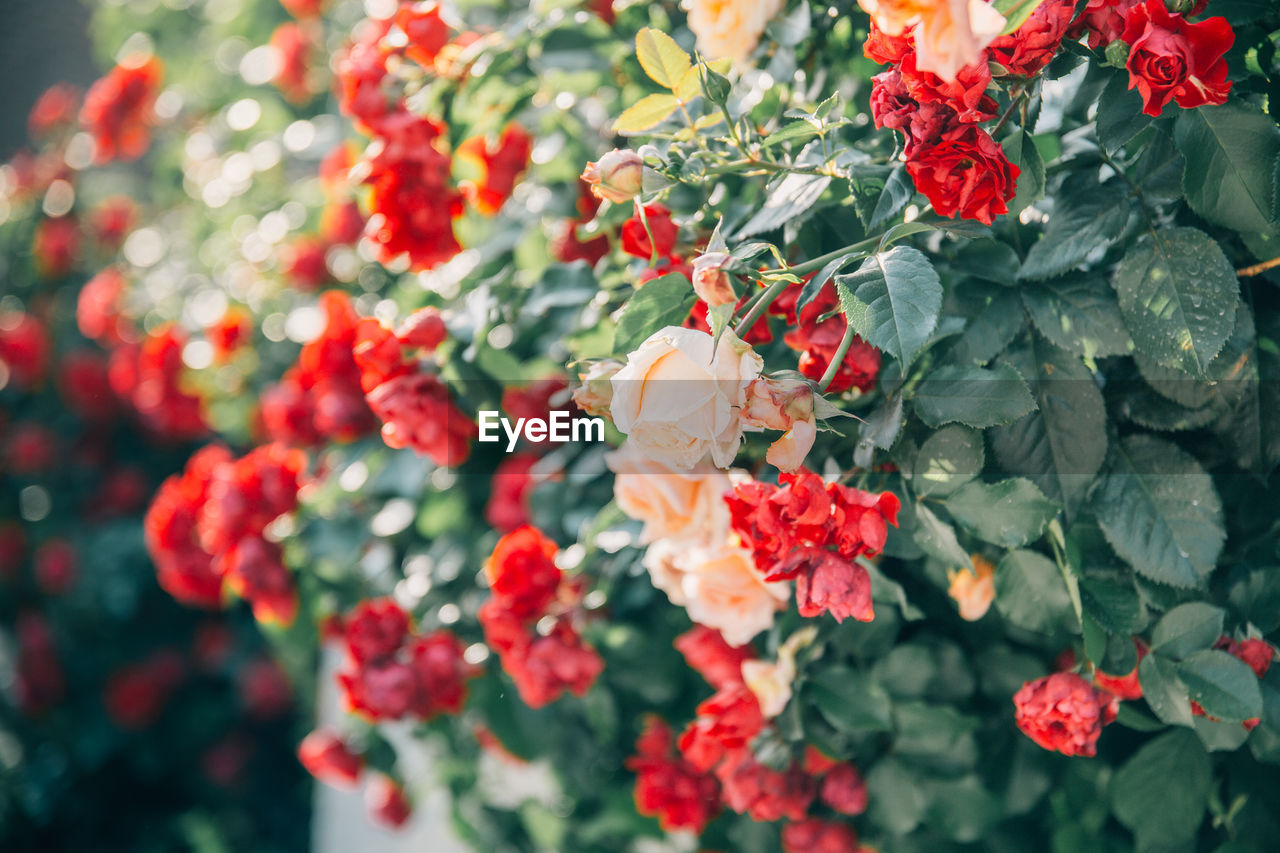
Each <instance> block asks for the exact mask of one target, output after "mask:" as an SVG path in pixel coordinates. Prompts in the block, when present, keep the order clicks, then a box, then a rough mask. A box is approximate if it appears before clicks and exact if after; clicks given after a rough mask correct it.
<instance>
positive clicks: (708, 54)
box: [683, 0, 785, 62]
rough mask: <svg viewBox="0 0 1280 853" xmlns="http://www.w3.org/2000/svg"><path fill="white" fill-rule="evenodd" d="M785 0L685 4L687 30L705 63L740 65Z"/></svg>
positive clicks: (701, 0) (704, 0)
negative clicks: (724, 61) (694, 39)
mask: <svg viewBox="0 0 1280 853" xmlns="http://www.w3.org/2000/svg"><path fill="white" fill-rule="evenodd" d="M784 5H785V2H784V0H684V3H683V6H684V9H685V11H686V12H688V14H689V29H690V30H692V31H693V34H694V36H695V37H696V38H697V40H698V43H697V47H698V52H699V53H700V54H702V57H703V58H704V59H732V60H733V61H734V62H742V61H744V60H746V58H747V57H748V56H750V55H751V51H753V50H755V48H756V45H757V44H759V43H760V36H761V35H763V34H764V28H765V25H766V24H768V23H769V21H770V20H771V19H772V18H773V17H774V16H775V15H777V14H778V13H779V12H781V11H782V7H783V6H784Z"/></svg>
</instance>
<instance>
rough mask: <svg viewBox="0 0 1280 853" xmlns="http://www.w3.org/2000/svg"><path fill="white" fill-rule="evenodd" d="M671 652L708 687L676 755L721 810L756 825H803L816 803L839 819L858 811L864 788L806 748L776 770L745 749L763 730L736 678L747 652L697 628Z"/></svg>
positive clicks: (850, 769) (841, 765)
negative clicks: (703, 777)
mask: <svg viewBox="0 0 1280 853" xmlns="http://www.w3.org/2000/svg"><path fill="white" fill-rule="evenodd" d="M676 648H677V649H679V650H680V651H681V652H682V653H683V654H684V656H685V659H686V660H687V661H688V662H689V664H690V665H691V666H693V667H694V668H695V669H697V670H698V671H699V672H700V673H702V674H703V676H704V677H706V678H707V680H708V681H709V682H710V683H711V685H712V686H713V687H715V688H716V692H715V694H714V695H713V696H711V698H709V699H707V700H706V701H704V702H702V704H700V705H699V706H698V710H697V718H696V719H694V721H693V722H692V723H690V724H689V726H688V727H687V728H686V729H685V730H684V733H683V734H682V735H681V736H680V741H679V746H680V752H681V754H682V755H683V757H684V761H685V762H686V763H687V764H688V765H689V767H690V768H692V769H693V770H696V771H697V772H699V773H702V774H710V775H712V776H713V777H714V778H715V779H716V780H718V781H719V783H720V793H721V799H722V800H723V802H724V804H725V805H727V806H728V807H729V808H731V809H733V810H734V811H735V812H738V813H739V814H749V815H751V817H752V819H753V820H757V821H775V820H780V819H782V818H787V819H788V820H791V821H805V820H806V819H807V818H808V816H809V809H810V807H811V806H812V805H813V803H814V802H815V801H816V800H819V799H820V800H821V802H823V803H824V804H826V805H827V806H829V807H830V808H832V809H834V810H836V811H838V812H840V813H842V814H848V815H854V814H861V813H862V812H863V811H865V810H866V807H867V788H866V784H865V783H864V782H863V781H862V776H861V774H859V773H858V770H857V768H856V767H854V766H853V765H852V764H849V763H846V762H839V761H835V760H833V759H830V758H828V757H826V756H824V755H822V754H821V753H819V752H818V751H817V750H814V749H812V748H810V749H809V750H808V751H807V752H806V754H805V756H804V759H803V761H794V760H793V761H792V762H791V763H790V764H789V765H788V766H787V767H786V768H785V769H782V770H779V769H775V768H773V767H769V766H767V765H765V764H762V763H761V762H760V761H758V760H757V759H756V757H755V755H754V754H753V752H752V750H751V744H752V742H753V741H754V740H755V739H756V738H757V737H758V736H759V735H760V734H761V733H762V732H764V731H765V729H766V727H767V726H768V725H769V724H768V723H767V721H766V720H765V718H764V715H763V713H762V712H761V710H760V703H759V702H758V701H757V700H756V697H755V694H753V693H752V692H751V690H750V689H748V688H747V686H746V684H745V683H744V681H743V679H742V671H741V667H742V661H743V660H744V659H750V657H751V652H750V651H749V650H748V649H746V648H745V647H744V648H743V649H736V648H733V647H731V646H729V645H728V644H727V643H725V642H724V640H723V638H721V637H720V636H719V634H718V633H717V632H715V631H713V630H711V629H709V628H702V627H698V628H694V629H693V630H692V631H689V632H687V633H685V634H683V635H681V636H680V637H678V638H677V639H676Z"/></svg>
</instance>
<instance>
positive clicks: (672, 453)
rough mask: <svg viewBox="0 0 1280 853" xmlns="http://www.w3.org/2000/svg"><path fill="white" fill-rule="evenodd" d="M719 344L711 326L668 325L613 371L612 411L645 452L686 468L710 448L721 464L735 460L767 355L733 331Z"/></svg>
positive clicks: (622, 426)
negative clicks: (749, 392) (749, 398)
mask: <svg viewBox="0 0 1280 853" xmlns="http://www.w3.org/2000/svg"><path fill="white" fill-rule="evenodd" d="M712 345H713V339H712V337H711V335H710V334H708V333H707V332H700V331H698V330H696V329H684V328H681V327H679V326H667V327H666V328H665V329H662V330H661V331H659V332H656V333H654V334H653V335H652V336H650V337H649V339H648V340H646V341H645V342H644V343H642V344H641V345H640V347H639V349H637V350H636V351H635V352H633V353H631V354H630V355H628V356H627V363H626V365H625V366H624V367H623V368H622V369H621V370H619V371H618V372H617V373H615V374H614V375H613V379H612V380H611V382H612V385H613V399H612V401H611V403H610V406H609V411H610V414H611V415H612V417H613V422H614V424H615V425H616V426H617V427H618V429H619V430H620V431H622V432H624V433H626V435H627V436H628V438H629V439H630V442H631V443H632V444H633V446H634V447H635V448H636V450H638V451H639V452H640V453H642V454H644V455H645V456H647V457H649V458H650V459H654V460H657V461H660V462H664V463H666V464H667V465H670V466H671V467H673V468H676V469H678V470H681V471H688V470H690V469H691V468H693V466H694V465H696V464H697V463H698V462H700V461H701V460H702V459H703V458H704V457H705V456H706V455H707V453H710V454H711V461H712V462H713V463H715V465H716V466H717V467H720V468H725V467H728V466H729V464H730V463H732V462H733V458H734V456H736V455H737V453H738V447H739V445H741V444H742V430H743V423H742V419H741V417H740V412H741V410H742V408H743V407H744V406H745V405H746V389H747V386H748V385H750V384H751V382H752V381H753V380H754V379H755V378H756V377H757V376H759V375H760V370H761V368H762V367H763V366H764V362H763V361H762V360H761V358H760V356H758V355H757V354H756V353H755V352H754V351H753V350H752V349H751V347H750V346H749V345H748V344H746V343H744V342H743V341H742V340H741V339H740V338H739V337H738V336H737V335H736V334H734V333H733V332H732V331H731V330H726V331H725V332H724V333H723V334H722V335H721V336H720V344H719V346H718V347H717V348H716V349H715V351H714V352H713V351H712Z"/></svg>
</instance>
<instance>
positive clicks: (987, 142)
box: [907, 126, 1019, 225]
mask: <svg viewBox="0 0 1280 853" xmlns="http://www.w3.org/2000/svg"><path fill="white" fill-rule="evenodd" d="M907 172H908V174H910V175H911V179H912V181H914V182H915V185H916V189H918V190H919V191H920V192H922V193H924V194H925V196H927V197H928V199H929V201H930V202H931V203H932V204H933V209H934V210H935V211H937V212H938V213H939V214H941V215H942V216H949V217H953V218H954V217H955V215H956V214H957V213H958V214H960V216H961V217H962V218H964V219H976V220H978V221H979V222H982V223H984V224H986V225H990V224H991V223H992V222H994V221H995V218H996V216H998V215H1000V214H1002V213H1008V212H1009V205H1008V202H1009V201H1010V200H1011V199H1012V198H1013V196H1014V194H1015V193H1016V192H1017V188H1018V174H1019V169H1018V167H1017V166H1015V165H1013V164H1012V163H1010V162H1009V158H1007V157H1005V155H1004V151H1003V150H1001V148H1000V146H999V145H997V144H996V141H995V140H994V139H992V138H991V135H990V134H988V133H987V132H986V131H985V130H982V129H981V128H978V127H973V126H969V127H963V128H960V129H958V130H955V131H952V132H951V133H948V134H947V135H946V136H944V137H943V138H942V139H941V141H939V142H937V143H936V144H933V145H922V146H920V147H919V148H917V149H916V150H915V151H914V153H913V154H912V155H911V159H910V160H908V161H907Z"/></svg>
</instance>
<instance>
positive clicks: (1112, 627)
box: [1073, 563, 1146, 668]
mask: <svg viewBox="0 0 1280 853" xmlns="http://www.w3.org/2000/svg"><path fill="white" fill-rule="evenodd" d="M1073 565H1074V563H1073ZM1080 602H1081V604H1082V605H1083V606H1084V610H1085V612H1086V613H1088V614H1089V615H1090V616H1091V617H1093V618H1094V619H1096V620H1097V621H1098V624H1099V625H1101V626H1102V627H1103V628H1104V629H1106V631H1108V632H1109V633H1111V634H1120V635H1124V636H1126V637H1127V636H1129V635H1131V634H1134V633H1136V632H1138V631H1141V630H1142V629H1143V628H1144V627H1145V626H1146V619H1145V618H1144V617H1143V614H1142V600H1141V599H1140V598H1138V591H1137V590H1136V589H1134V586H1133V584H1132V583H1122V582H1120V581H1117V580H1108V579H1106V578H1087V577H1084V578H1081V579H1080ZM1126 642H1128V641H1127V640H1126ZM1131 668H1132V667H1131Z"/></svg>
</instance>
